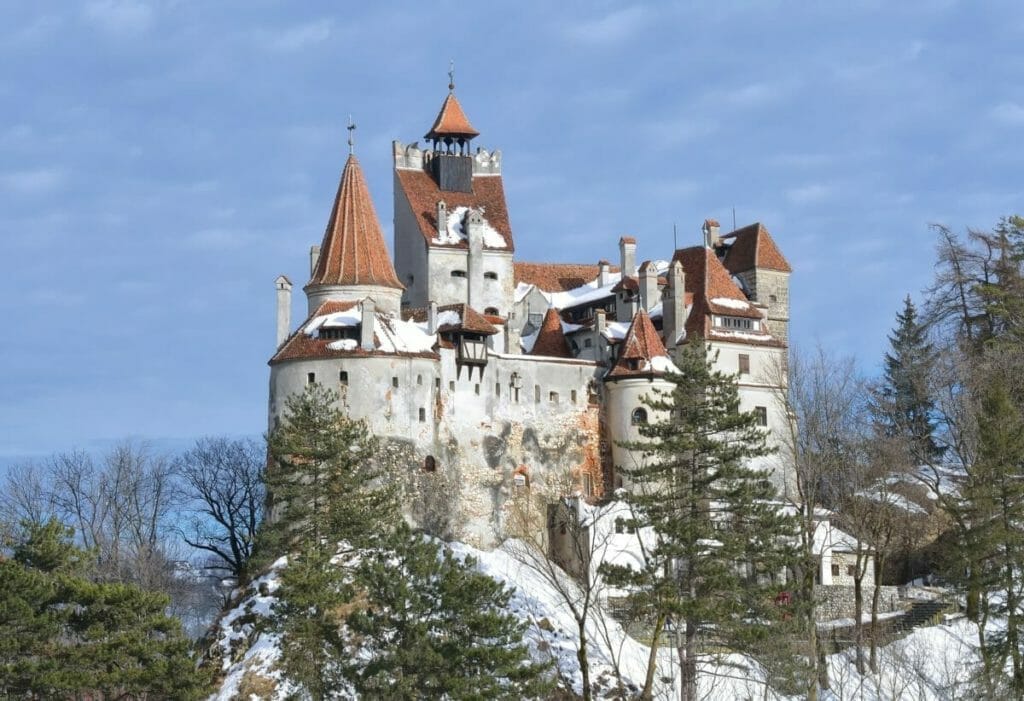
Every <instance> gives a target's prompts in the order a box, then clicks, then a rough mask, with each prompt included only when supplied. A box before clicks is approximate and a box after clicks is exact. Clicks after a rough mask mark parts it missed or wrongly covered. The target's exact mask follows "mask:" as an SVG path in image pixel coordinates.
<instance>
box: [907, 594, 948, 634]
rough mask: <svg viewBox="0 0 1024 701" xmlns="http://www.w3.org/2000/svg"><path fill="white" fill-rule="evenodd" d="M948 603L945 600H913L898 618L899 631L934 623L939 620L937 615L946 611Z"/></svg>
mask: <svg viewBox="0 0 1024 701" xmlns="http://www.w3.org/2000/svg"><path fill="white" fill-rule="evenodd" d="M949 608H950V605H949V603H948V602H946V601H941V600H932V601H915V602H914V603H913V604H911V605H910V608H909V609H907V612H906V613H905V614H903V616H901V617H900V619H899V624H898V625H899V629H900V630H901V631H911V630H913V629H915V628H920V627H921V626H928V625H934V624H936V623H938V622H939V617H940V616H942V614H943V613H945V612H946V611H948V610H949Z"/></svg>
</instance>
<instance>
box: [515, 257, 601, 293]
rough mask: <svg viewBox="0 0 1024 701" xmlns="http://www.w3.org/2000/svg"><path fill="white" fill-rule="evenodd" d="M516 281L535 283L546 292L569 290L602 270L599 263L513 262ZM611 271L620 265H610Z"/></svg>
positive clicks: (580, 285)
mask: <svg viewBox="0 0 1024 701" xmlns="http://www.w3.org/2000/svg"><path fill="white" fill-rule="evenodd" d="M512 267H513V277H514V278H515V283H516V284H517V285H518V284H519V283H523V284H526V285H534V286H536V287H537V288H538V289H541V290H543V291H544V292H568V291H569V290H574V289H576V288H577V287H582V286H583V285H586V284H587V283H589V282H593V281H594V280H595V279H596V278H597V276H598V274H599V273H600V272H601V269H600V266H598V265H586V264H581V263H524V262H520V261H515V262H514V263H513V264H512ZM609 272H612V273H617V272H619V266H617V265H612V266H609Z"/></svg>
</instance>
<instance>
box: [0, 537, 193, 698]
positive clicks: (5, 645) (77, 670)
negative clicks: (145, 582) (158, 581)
mask: <svg viewBox="0 0 1024 701" xmlns="http://www.w3.org/2000/svg"><path fill="white" fill-rule="evenodd" d="M70 538H71V531H70V529H67V528H65V527H64V526H62V525H60V524H59V523H57V522H56V521H50V522H48V523H46V524H42V525H34V526H27V527H26V533H25V536H24V539H23V540H22V541H21V542H20V543H18V544H17V546H16V547H15V548H14V557H13V558H11V559H9V560H0V690H2V691H3V692H4V694H5V695H9V696H11V697H15V698H21V697H25V696H31V697H35V698H71V697H74V698H82V697H89V698H141V697H147V696H148V697H151V698H175V699H191V698H200V697H201V696H202V695H203V691H204V687H205V680H204V679H203V678H202V677H201V676H200V674H199V673H198V672H197V671H196V667H195V663H194V661H193V660H192V658H191V656H190V654H189V643H188V640H187V639H186V638H185V636H184V635H183V634H182V632H181V627H180V625H179V623H178V621H177V620H175V619H173V618H171V617H169V616H167V615H166V614H165V610H166V608H167V604H168V599H167V597H166V596H164V595H162V594H156V593H152V592H146V591H143V590H141V589H139V588H138V587H135V586H132V585H127V584H110V583H98V582H93V581H90V580H89V579H88V578H87V576H86V575H87V574H88V567H89V565H90V564H92V563H91V562H90V557H89V555H90V554H89V553H87V552H84V551H81V550H79V549H78V548H75V547H74V546H73V545H72V544H71V541H70Z"/></svg>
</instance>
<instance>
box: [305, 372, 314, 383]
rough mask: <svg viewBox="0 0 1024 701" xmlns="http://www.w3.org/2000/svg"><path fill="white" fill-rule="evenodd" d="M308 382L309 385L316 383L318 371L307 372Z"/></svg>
mask: <svg viewBox="0 0 1024 701" xmlns="http://www.w3.org/2000/svg"><path fill="white" fill-rule="evenodd" d="M306 384H307V385H312V384H316V373H315V372H307V373H306Z"/></svg>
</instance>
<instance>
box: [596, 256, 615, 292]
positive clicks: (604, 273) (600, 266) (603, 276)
mask: <svg viewBox="0 0 1024 701" xmlns="http://www.w3.org/2000/svg"><path fill="white" fill-rule="evenodd" d="M611 274H612V269H611V265H609V263H608V261H606V260H599V261H597V286H598V287H604V286H605V285H610V284H611V280H609V278H610V277H611Z"/></svg>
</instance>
